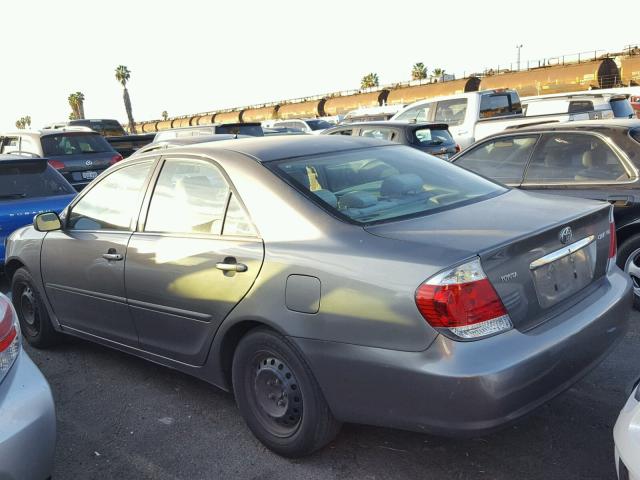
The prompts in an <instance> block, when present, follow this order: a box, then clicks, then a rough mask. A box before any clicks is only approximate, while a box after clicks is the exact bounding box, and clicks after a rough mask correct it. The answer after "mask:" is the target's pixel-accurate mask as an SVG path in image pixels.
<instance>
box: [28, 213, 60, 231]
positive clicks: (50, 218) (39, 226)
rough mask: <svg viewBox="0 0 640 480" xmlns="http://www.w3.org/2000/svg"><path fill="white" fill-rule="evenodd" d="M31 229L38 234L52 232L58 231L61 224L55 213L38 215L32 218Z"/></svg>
mask: <svg viewBox="0 0 640 480" xmlns="http://www.w3.org/2000/svg"><path fill="white" fill-rule="evenodd" d="M33 228H35V229H36V230H37V231H39V232H51V231H53V230H60V229H61V228H62V222H61V221H60V217H59V216H58V214H57V213H55V212H47V213H39V214H38V215H36V216H35V217H33Z"/></svg>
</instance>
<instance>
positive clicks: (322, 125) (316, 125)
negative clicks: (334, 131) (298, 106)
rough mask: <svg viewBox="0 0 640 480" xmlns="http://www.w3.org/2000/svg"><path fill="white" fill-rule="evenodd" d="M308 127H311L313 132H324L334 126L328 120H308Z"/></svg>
mask: <svg viewBox="0 0 640 480" xmlns="http://www.w3.org/2000/svg"><path fill="white" fill-rule="evenodd" d="M307 125H309V128H310V129H311V130H324V129H326V128H331V127H333V125H331V124H330V123H329V122H327V121H326V120H307Z"/></svg>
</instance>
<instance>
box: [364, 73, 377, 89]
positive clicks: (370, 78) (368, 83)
mask: <svg viewBox="0 0 640 480" xmlns="http://www.w3.org/2000/svg"><path fill="white" fill-rule="evenodd" d="M378 85H380V79H379V78H378V74H377V73H373V72H371V73H367V74H366V75H365V76H364V77H362V80H360V88H372V87H377V86H378Z"/></svg>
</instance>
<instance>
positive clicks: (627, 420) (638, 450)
mask: <svg viewBox="0 0 640 480" xmlns="http://www.w3.org/2000/svg"><path fill="white" fill-rule="evenodd" d="M613 439H614V441H615V444H616V470H617V471H618V479H619V480H640V385H638V383H636V386H635V387H634V389H633V391H632V393H631V395H630V396H629V399H628V400H627V403H626V404H625V406H624V408H623V409H622V411H621V412H620V416H619V417H618V421H617V422H616V425H615V427H613Z"/></svg>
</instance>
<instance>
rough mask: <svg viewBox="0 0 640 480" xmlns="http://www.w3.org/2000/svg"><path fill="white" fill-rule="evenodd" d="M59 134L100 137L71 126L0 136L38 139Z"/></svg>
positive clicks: (19, 131) (85, 129) (89, 130)
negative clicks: (86, 134)
mask: <svg viewBox="0 0 640 480" xmlns="http://www.w3.org/2000/svg"><path fill="white" fill-rule="evenodd" d="M61 133H88V134H92V135H100V134H99V133H98V132H95V131H94V130H91V129H90V128H88V127H80V126H71V127H63V128H43V129H41V130H13V131H7V132H2V133H0V136H4V137H9V136H23V137H25V136H26V137H34V138H40V137H45V136H47V135H60V134H61Z"/></svg>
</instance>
